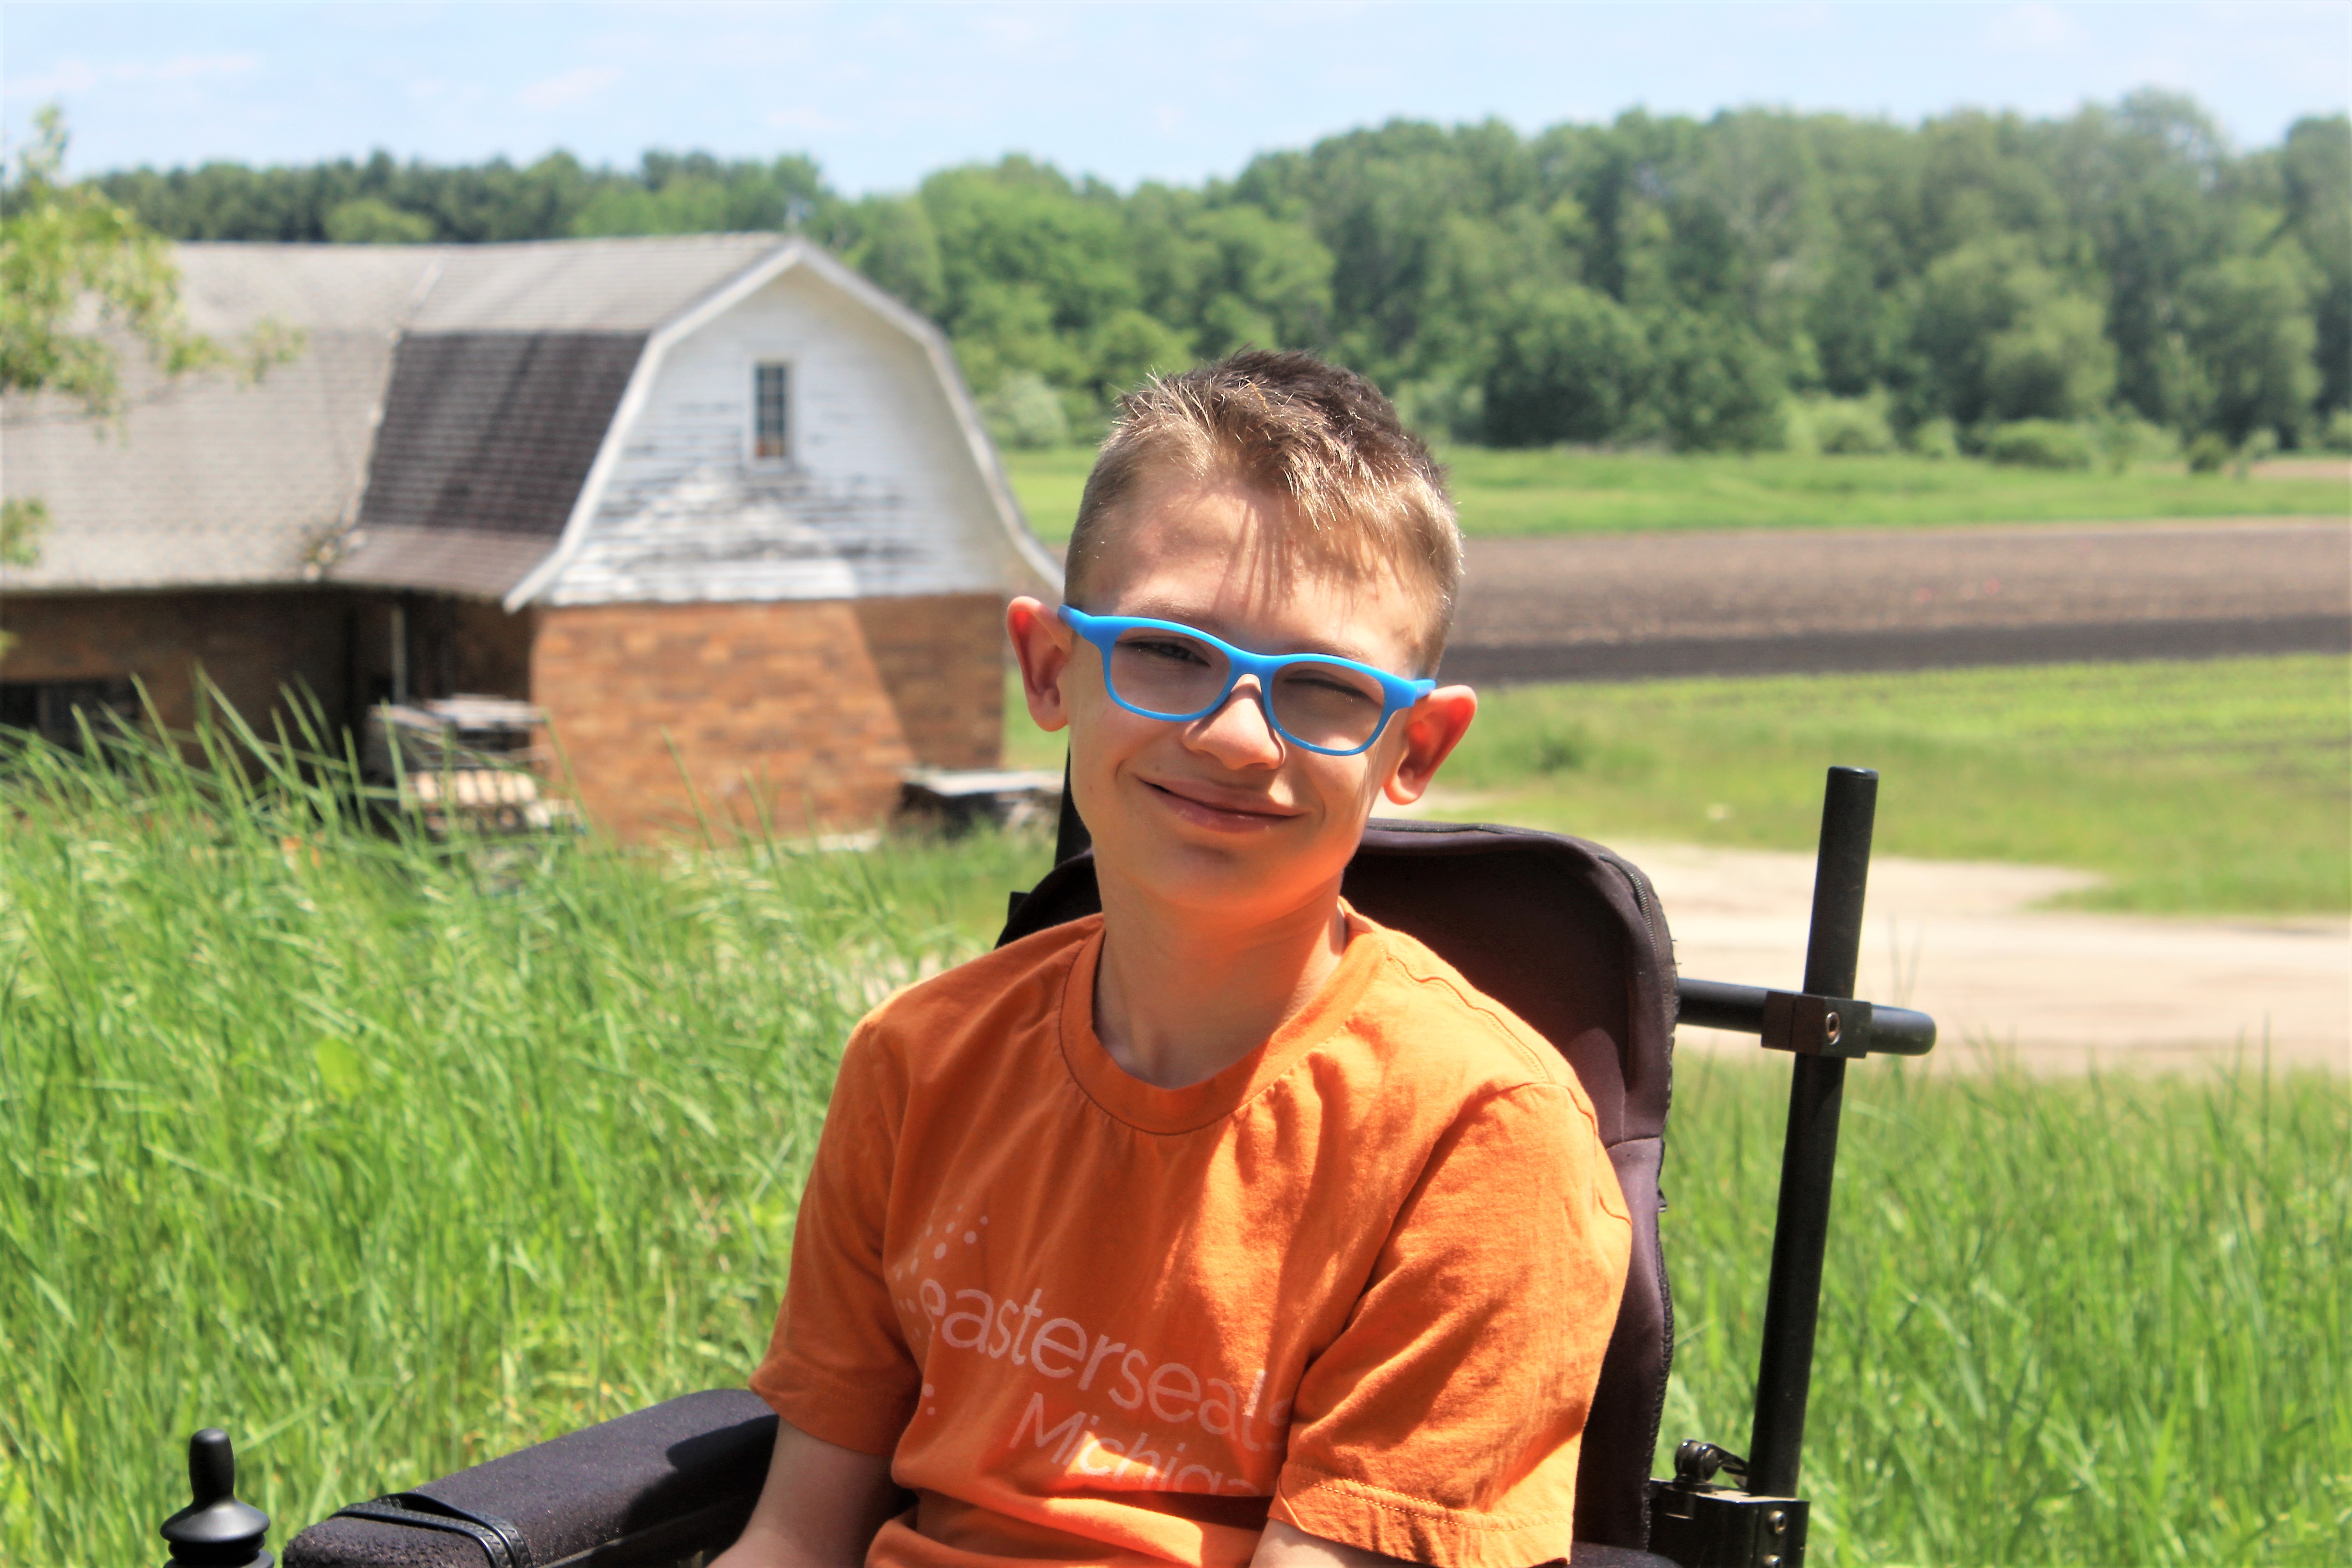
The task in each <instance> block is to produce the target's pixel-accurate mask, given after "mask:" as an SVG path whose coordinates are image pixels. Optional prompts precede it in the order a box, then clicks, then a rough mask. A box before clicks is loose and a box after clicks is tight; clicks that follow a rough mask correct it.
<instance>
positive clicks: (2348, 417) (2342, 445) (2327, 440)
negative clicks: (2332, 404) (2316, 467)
mask: <svg viewBox="0 0 2352 1568" xmlns="http://www.w3.org/2000/svg"><path fill="white" fill-rule="evenodd" d="M2319 447H2320V450H2322V451H2325V452H2352V408H2339V409H2337V410H2336V412H2334V413H2333V414H2330V415H2329V416H2327V422H2326V424H2325V425H2322V426H2320V427H2319Z"/></svg>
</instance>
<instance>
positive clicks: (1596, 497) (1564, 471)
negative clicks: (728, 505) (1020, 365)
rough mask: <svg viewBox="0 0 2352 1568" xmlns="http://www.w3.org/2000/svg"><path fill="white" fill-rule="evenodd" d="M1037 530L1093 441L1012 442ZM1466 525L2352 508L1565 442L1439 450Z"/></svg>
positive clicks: (1852, 462) (2289, 498)
mask: <svg viewBox="0 0 2352 1568" xmlns="http://www.w3.org/2000/svg"><path fill="white" fill-rule="evenodd" d="M1003 456H1004V463H1005V467H1006V468H1007V470H1008V471H1009V472H1010V474H1011V476H1012V479H1013V493H1014V494H1015V495H1017V496H1019V497H1020V499H1021V506H1022V510H1024V511H1026V512H1027V513H1028V514H1029V523H1030V526H1031V527H1032V528H1034V529H1035V530H1036V531H1037V532H1038V535H1039V536H1040V537H1041V538H1044V539H1045V540H1047V541H1049V542H1053V543H1056V544H1059V543H1061V542H1063V541H1065V540H1066V539H1067V538H1069V536H1070V523H1071V521H1072V520H1073V519H1074V518H1076V516H1077V510H1078V494H1079V491H1080V490H1082V489H1084V488H1085V485H1086V478H1087V469H1088V468H1090V467H1091V466H1092V464H1093V462H1094V452H1093V449H1092V448H1090V447H1063V448H1059V449H1055V450H1050V451H1031V452H1023V451H1007V452H1005V453H1004V455H1003ZM1444 459H1445V461H1446V463H1447V465H1448V467H1449V468H1451V469H1452V472H1453V490H1454V501H1455V503H1456V504H1457V505H1458V506H1459V508H1460V509H1461V514H1462V528H1463V531H1465V533H1469V534H1473V535H1486V536H1489V537H1497V538H1499V537H1513V536H1521V535H1528V534H1543V533H1622V532H1630V531H1635V530H1642V529H1667V528H1815V527H1837V528H1858V527H1902V526H1917V525H1926V524H1960V523H1972V522H2063V521H2127V520H2132V519H2138V518H2167V517H2174V518H2177V517H2252V516H2282V515H2305V514H2307V515H2316V516H2333V517H2342V516H2346V515H2347V514H2352V488H2347V485H2346V484H2345V482H2344V481H2343V480H2342V479H2330V478H2314V477H2306V478H2291V479H2231V478H2229V477H2227V476H2223V475H2211V474H2195V475H2191V474H2187V473H2184V472H2182V471H2181V469H2180V467H2179V464H2172V465H2169V466H2168V467H2158V466H2150V467H2146V468H2138V469H2135V470H2134V471H2132V472H2129V473H2124V474H2107V473H2053V472H2046V471H2042V470H2037V469H2032V468H1998V467H1995V466H1994V465H1992V464H1990V463H1986V462H1981V461H1979V460H1977V459H1975V458H1941V459H1938V458H1914V457H1905V456H1891V457H1833V458H1818V457H1805V456H1801V455H1798V454H1794V453H1785V452H1767V453H1759V454H1758V455H1756V456H1753V457H1718V456H1712V455H1672V454H1665V453H1654V452H1622V453H1601V452H1580V451H1571V450H1567V449H1554V450H1544V451H1509V452H1505V451H1489V450H1486V449H1485V448H1482V447H1454V448H1452V449H1451V450H1449V451H1447V452H1445V453H1444Z"/></svg>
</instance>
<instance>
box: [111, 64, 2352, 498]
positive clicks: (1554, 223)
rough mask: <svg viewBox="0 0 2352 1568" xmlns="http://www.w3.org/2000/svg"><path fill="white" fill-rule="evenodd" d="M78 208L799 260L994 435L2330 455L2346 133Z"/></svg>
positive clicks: (1353, 162) (1793, 141) (1661, 120)
mask: <svg viewBox="0 0 2352 1568" xmlns="http://www.w3.org/2000/svg"><path fill="white" fill-rule="evenodd" d="M94 184H95V185H96V186H97V187H98V188H99V189H100V190H102V191H103V192H104V193H105V194H106V195H109V196H110V197H111V198H112V199H113V200H115V201H117V202H119V203H121V205H124V206H125V207H127V208H129V209H130V210H131V212H133V213H135V214H136V215H137V216H139V217H140V218H141V219H142V221H144V222H145V223H146V224H147V225H149V226H152V228H154V229H155V230H157V231H158V232H160V233H162V234H164V235H167V236H170V237H174V238H184V239H256V240H294V241H344V242H375V243H383V242H415V241H426V240H439V241H458V242H478V241H489V240H517V239H539V238H551V237H563V236H592V235H632V234H678V233H694V232H711V231H720V230H745V229H774V230H780V231H791V232H798V233H804V234H807V235H810V236H812V237H815V238H817V239H819V240H821V241H823V242H824V244H826V245H827V246H829V247H832V248H833V249H835V251H837V252H838V253H839V254H841V255H842V256H843V257H845V258H846V259H847V260H848V261H850V262H851V263H852V264H853V265H855V266H856V267H858V268H862V269H863V270H864V271H865V272H866V274H867V275H868V276H870V277H871V278H873V279H875V280H876V281H877V282H878V283H879V284H881V285H882V286H883V287H884V288H886V289H889V290H891V291H892V292H893V293H895V294H896V295H898V297H899V298H900V299H902V300H906V301H907V302H908V304H909V305H912V306H913V307H915V308H916V309H917V310H921V311H923V312H925V313H927V314H928V315H929V316H930V317H931V318H932V319H934V320H936V321H938V322H940V325H941V326H942V327H944V328H945V329H946V331H948V333H949V335H950V338H951V339H952V340H953V342H954V343H955V346H956V349H957V352H958V353H959V355H960V356H961V362H962V364H963V368H964V372H965V374H966V376H967V377H968V379H969V380H970V381H971V384H972V385H973V386H974V388H975V389H976V390H977V391H979V392H980V393H981V394H982V397H983V401H984V403H985V405H986V406H987V407H988V409H989V411H990V414H991V416H992V420H993V421H994V422H995V423H996V424H997V425H998V426H999V428H1000V430H1001V432H1002V433H1003V434H1004V435H1006V436H1007V437H1010V438H1013V439H1015V440H1023V441H1033V442H1050V441H1053V440H1055V439H1059V438H1062V437H1066V435H1069V434H1072V433H1075V434H1080V435H1083V434H1086V433H1087V432H1088V431H1089V430H1090V429H1091V428H1094V427H1096V426H1098V425H1099V423H1100V421H1101V420H1102V418H1103V416H1104V414H1105V410H1106V409H1107V407H1108V403H1109V401H1110V399H1112V398H1113V397H1115V396H1116V395H1118V392H1119V391H1120V390H1121V389H1122V388H1125V387H1127V386H1129V385H1131V384H1134V383H1135V382H1136V381H1137V380H1138V379H1139V378H1140V377H1141V376H1142V375H1143V374H1146V373H1147V372H1148V371H1150V370H1152V369H1155V368H1158V369H1168V368H1173V367H1178V366H1181V365H1185V364H1189V363H1193V362H1194V361H1196V360H1199V359H1202V358H1204V357H1208V356H1213V355H1216V354H1220V353H1224V352H1226V351H1228V350H1231V349H1234V348H1236V347H1239V346H1241V345H1243V344H1258V345H1268V346H1283V347H1300V348H1309V349H1314V350H1318V351H1319V352H1321V353H1326V354H1329V355H1332V356H1334V357H1336V358H1338V359H1340V360H1342V361H1344V362H1346V363H1349V364H1352V365H1354V366H1356V367H1357V368H1358V369H1360V370H1362V371H1363V372H1365V373H1366V374H1370V376H1372V377H1373V378H1374V379H1375V380H1377V381H1378V382H1380V383H1381V385H1382V386H1384V387H1385V388H1386V389H1387V390H1388V391H1389V392H1390V393H1391V395H1393V396H1395V397H1396V398H1397V400H1398V401H1399V403H1400V405H1402V407H1403V409H1404V410H1405V412H1406V413H1407V415H1408V416H1409V417H1411V418H1412V419H1413V420H1414V421H1415V422H1416V423H1417V424H1418V425H1420V426H1422V427H1423V428H1424V429H1428V430H1431V431H1432V432H1433V433H1436V434H1441V435H1443V436H1445V437H1451V438H1453V439H1456V440H1464V441H1478V442H1486V443H1489V444H1493V445H1500V446H1531V445H1543V444H1550V443H1558V442H1588V443H1613V444H1627V443H1664V444H1667V445H1671V446H1674V447H1681V448H1695V449H1756V448H1761V447H1776V446H1780V445H1782V444H1784V443H1787V442H1789V441H1790V440H1791V439H1796V440H1799V441H1808V442H1811V443H1813V444H1814V445H1816V446H1818V447H1823V448H1826V449H1831V450H1865V449H1873V448H1876V447H1886V446H1892V445H1895V444H1897V443H1900V444H1904V445H1908V446H1911V447H1917V448H1920V449H1925V450H1949V449H1953V448H1955V447H1960V448H1967V449H1971V450H1979V449H1992V448H1997V447H1999V446H2000V443H2001V442H2003V441H2011V442H2012V443H2013V442H2016V441H2019V440H2025V441H2026V442H2027V444H2028V445H2029V446H2030V445H2032V444H2033V443H2035V442H2039V443H2042V444H2043V445H2047V444H2049V443H2050V442H2052V441H2053V440H2054V441H2056V442H2057V444H2058V445H2059V446H2060V447H2065V445H2066V442H2067V441H2068V440H2070V439H2072V440H2076V441H2077V442H2078V444H2081V443H2082V442H2086V441H2089V440H2091V439H2092V438H2093V437H2098V438H2103V439H2109V440H2113V439H2116V438H2122V439H2124V440H2126V443H2128V442H2129V441H2142V442H2145V441H2147V440H2151V439H2154V440H2161V441H2165V442H2169V441H2172V440H2179V441H2182V442H2187V443H2191V444H2194V443H2199V442H2202V443H2203V444H2204V445H2205V446H2206V447H2212V448H2217V449H2221V450H2226V451H2237V450H2243V449H2245V448H2246V447H2248V445H2249V444H2250V443H2252V444H2255V445H2260V446H2268V445H2271V444H2275V445H2279V446H2284V447H2313V446H2317V445H2322V444H2327V445H2341V444H2346V443H2347V441H2352V121H2347V118H2346V117H2344V116H2342V115H2337V116H2333V117H2327V118H2316V117H2315V118H2308V119H2305V120H2302V121H2298V122H2296V123H2295V124H2294V127H2293V128H2292V129H2291V130H2290V131H2289V132H2287V134H2286V135H2285V137H2284V139H2283V140H2282V141H2281V142H2279V143H2278V144H2277V145H2275V146H2271V147H2264V148H2260V149H2256V150H2253V151H2251V152H2238V151H2234V150H2232V149H2231V147H2230V145H2229V144H2228V143H2227V142H2226V141H2225V140H2224V138H2223V137H2222V136H2221V133H2220V132H2219V131H2218V129H2217V128H2216V126H2215V125H2214V123H2213V121H2211V120H2210V118H2209V117H2208V116H2207V115H2206V114H2205V113H2204V112H2203V111H2202V110H2200V109H2199V107H2198V106H2197V105H2196V104H2195V103H2194V102H2192V101H2191V100H2188V99H2185V98H2182V97H2179V96H2176V95H2172V94H2168V93H2163V92H2158V91H2152V90H2151V91H2145V92H2140V93H2137V94H2134V95H2132V96H2129V97H2127V98H2126V99H2124V100H2121V101H2120V102H2119V103H2116V104H2114V105H2091V106H2086V107H2084V109H2082V110H2080V111H2078V112H2076V113H2074V114H2073V115H2071V116H2068V117H2065V118H2063V119H2029V118H2025V117H2022V116H2020V115H2017V114H2013V113H1989V112H1981V111H1976V110H1966V111H1961V112H1957V113H1953V114H1949V115H1945V116H1941V117H1937V118H1935V119H1930V120H1927V121H1924V122H1922V123H1920V124H1918V125H1916V126H1907V125H1899V124H1895V123H1890V122H1888V121H1879V120H1868V119H1854V118H1850V117H1846V116H1843V115H1835V114H1799V113H1791V112H1785V111H1780V110H1731V111H1726V112H1723V113H1720V114H1717V115H1716V116H1714V117H1713V118H1711V119H1708V120H1705V121H1700V120H1695V119H1689V118H1683V117H1673V116H1653V115H1650V114H1647V113H1644V112H1642V111H1639V110H1635V111H1632V112H1629V113H1626V114H1623V115H1622V116H1620V117H1619V118H1618V119H1617V120H1616V121H1613V122H1612V123H1610V124H1607V125H1574V124H1569V125H1559V126H1555V127H1553V128H1551V129H1549V130H1547V131H1544V132H1540V133H1538V134H1535V135H1532V136H1523V135H1521V134H1519V133H1518V132H1516V131H1515V130H1513V129H1512V128H1511V127H1509V126H1507V125H1506V124H1503V123H1501V122H1499V121H1487V122H1486V123H1483V124H1474V125H1458V126H1452V127H1446V126H1438V125H1433V124H1424V123H1415V122H1410V121H1394V122H1391V123H1390V124H1386V125H1383V126H1380V127H1378V128H1372V129H1363V130H1357V131H1350V132H1346V133H1343V134H1339V135H1335V136H1331V137H1328V138H1326V139H1325V140H1323V141H1321V142H1317V143H1315V144H1314V145H1313V146H1312V147H1309V148H1307V149H1305V150H1304V151H1285V152H1276V153H1265V154H1263V155H1261V156H1259V157H1257V158H1255V159H1254V160H1252V161H1251V162H1250V163H1249V164H1248V165H1247V166H1246V167H1244V169H1242V170H1241V171H1240V173H1239V174H1236V175H1234V177H1233V178H1231V179H1229V180H1227V179H1213V180H1210V181H1207V182H1205V183H1203V184H1200V185H1197V186H1190V185H1171V184H1157V183H1148V184H1142V185H1140V186H1139V187H1137V188H1136V189H1135V190H1134V191H1132V192H1128V193H1122V192H1120V191H1118V190H1117V189H1115V188H1114V187H1112V186H1110V185H1108V184H1103V183H1101V182H1099V181H1097V180H1093V179H1089V178H1073V177H1071V176H1069V175H1067V174H1063V173H1062V172H1060V171H1059V170H1057V169H1055V168H1054V167H1052V166H1051V165H1048V164H1045V163H1036V162H1033V161H1031V160H1029V159H1027V158H1023V157H1017V156H1016V157H1008V158H1005V159H1004V160H1003V161H1002V162H999V163H993V164H971V165H965V166H961V167H956V168H950V169H945V170H942V171H940V172H939V173H937V174H932V175H930V176H929V178H927V179H925V180H924V181H923V182H922V183H921V184H920V185H919V186H918V187H917V188H916V189H915V190H914V191H912V192H909V193H905V194H894V195H867V196H863V197H851V196H846V195H842V194H840V193H837V192H835V191H834V190H833V189H832V188H831V187H830V186H828V185H827V184H826V183H825V181H824V175H823V173H822V171H821V169H820V168H819V167H818V166H817V164H816V163H814V162H813V161H811V160H810V159H808V158H806V157H802V156H787V157H781V158H777V159H774V160H771V161H761V160H733V161H729V160H721V159H718V158H714V157H712V156H709V155H708V154H705V153H686V154H677V153H646V155H645V157H644V159H643V160H642V162H641V163H639V165H638V166H637V167H636V168H635V169H627V170H622V169H613V168H589V167H585V166H583V164H581V163H579V162H578V161H576V160H575V159H573V158H572V157H571V156H569V155H567V154H564V153H553V154H551V155H549V156H547V157H545V158H542V159H541V160H540V161H538V162H536V163H531V164H529V165H527V166H520V167H519V166H515V165H512V164H509V163H506V162H503V161H495V162H491V163H482V164H474V165H458V166H443V165H435V164H428V163H397V162H395V161H394V159H392V158H391V157H390V156H388V155H386V154H383V153H377V154H376V155H375V156H373V157H372V158H369V159H367V160H365V161H363V162H354V161H350V160H344V161H338V162H333V163H318V164H313V165H309V166H303V167H273V168H261V169H256V168H248V167H245V166H242V165H237V164H232V163H213V164H207V165H205V166H203V167H199V168H193V169H174V170H170V171H163V172H158V171H154V170H150V169H139V170H133V171H127V172H121V173H115V174H105V175H101V176H99V177H98V178H97V179H96V180H95V181H94ZM2070 432H2071V433H2074V434H2073V435H2069V433H2070ZM2117 432H2121V433H2122V434H2121V437H2117V436H2116V433H2117ZM2053 433H2054V434H2053ZM2085 433H2087V434H2085ZM2101 433H2105V435H2104V436H2102V434H2101ZM2086 449H2087V447H2086ZM2061 456H2062V458H2063V453H2062V454H2061Z"/></svg>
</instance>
